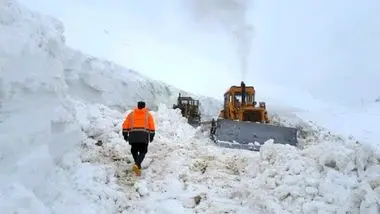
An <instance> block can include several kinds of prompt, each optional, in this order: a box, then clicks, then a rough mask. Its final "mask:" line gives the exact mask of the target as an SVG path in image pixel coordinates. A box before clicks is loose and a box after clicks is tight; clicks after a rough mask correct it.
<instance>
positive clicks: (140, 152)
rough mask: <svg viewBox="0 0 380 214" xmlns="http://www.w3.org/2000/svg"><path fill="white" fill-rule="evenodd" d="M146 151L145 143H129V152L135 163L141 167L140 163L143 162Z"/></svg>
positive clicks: (146, 145)
mask: <svg viewBox="0 0 380 214" xmlns="http://www.w3.org/2000/svg"><path fill="white" fill-rule="evenodd" d="M147 152H148V144H147V143H131V153H132V156H133V160H135V163H136V165H137V166H138V167H139V168H140V169H141V163H142V162H143V160H144V158H145V155H146V153H147Z"/></svg>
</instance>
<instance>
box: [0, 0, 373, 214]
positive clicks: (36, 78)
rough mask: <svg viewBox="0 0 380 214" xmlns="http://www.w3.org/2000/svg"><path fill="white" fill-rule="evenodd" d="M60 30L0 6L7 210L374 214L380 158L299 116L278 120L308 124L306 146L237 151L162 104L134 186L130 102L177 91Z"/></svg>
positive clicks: (2, 189)
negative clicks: (83, 48) (82, 48)
mask: <svg viewBox="0 0 380 214" xmlns="http://www.w3.org/2000/svg"><path fill="white" fill-rule="evenodd" d="M62 32H63V26H62V24H61V23H59V22H58V21H56V20H54V19H51V18H48V17H42V16H40V15H38V14H36V13H31V12H29V11H28V10H26V9H24V8H23V7H21V6H20V5H18V4H17V3H16V2H15V1H10V0H3V1H0V77H1V79H0V92H1V93H0V101H1V103H0V105H1V109H0V111H1V112H0V113H1V114H0V161H1V162H0V166H1V168H0V172H1V174H0V209H1V210H2V213H32V214H33V213H38V214H45V213H58V214H60V213H62V214H63V213H69V212H72V210H75V213H86V214H91V213H101V214H103V213H176V214H177V213H194V212H198V213H223V212H229V213H311V214H312V213H346V211H350V213H363V214H364V213H378V211H379V202H380V201H379V194H380V187H379V186H380V178H379V172H380V169H379V159H380V157H379V155H378V154H376V153H374V152H372V150H371V148H370V147H367V146H362V145H360V144H358V143H356V142H355V141H349V140H345V139H343V138H339V137H336V136H333V135H331V134H329V133H328V132H327V131H324V133H325V134H323V136H321V135H320V134H319V133H320V131H321V130H320V128H317V127H316V126H315V125H313V124H312V123H306V122H302V123H301V122H299V121H298V120H296V119H293V120H285V121H284V119H282V118H276V119H277V120H276V121H278V122H279V123H289V124H293V125H294V126H302V127H303V132H302V133H303V135H302V142H303V146H304V147H305V149H304V150H299V149H297V148H294V147H290V146H285V145H274V144H272V143H270V142H269V143H268V144H266V145H265V146H264V147H263V148H262V150H261V151H260V152H251V151H241V150H230V149H223V148H217V147H215V146H214V145H213V144H212V143H211V142H209V141H208V140H206V137H207V134H206V133H201V132H200V130H199V129H194V128H192V127H191V126H190V125H188V124H187V123H186V122H185V120H184V118H182V117H180V113H179V112H178V110H171V109H168V108H167V107H166V106H165V105H159V108H158V111H157V112H153V113H154V115H155V119H156V124H157V136H156V138H155V141H154V142H153V143H151V145H150V147H149V153H148V155H147V158H146V160H145V161H144V163H143V175H142V177H141V178H139V179H138V180H137V179H136V178H135V177H134V176H132V175H131V173H130V171H129V169H130V167H131V164H130V163H131V155H130V153H129V145H128V144H127V143H126V142H124V141H123V139H122V138H121V133H120V126H121V123H122V119H123V116H125V115H126V113H127V112H125V110H126V108H125V107H124V106H126V105H133V102H134V101H132V100H133V98H134V97H133V96H143V97H144V98H145V96H147V97H148V98H149V100H148V101H149V102H151V103H155V102H156V104H157V101H159V100H161V99H163V100H162V101H163V103H165V104H168V103H167V102H168V101H167V97H166V96H167V95H169V94H170V92H167V94H166V92H165V90H166V89H165V86H164V85H163V84H161V86H159V85H156V84H154V83H155V82H154V81H152V82H151V84H152V85H151V84H149V81H148V80H147V81H145V80H146V79H144V78H143V77H142V76H141V75H139V74H137V73H133V72H129V73H127V72H128V70H123V69H122V68H119V67H117V66H116V65H113V64H111V63H107V62H102V61H100V60H97V59H91V58H90V57H87V56H84V55H81V54H79V53H78V52H75V51H73V50H70V49H68V48H67V47H65V46H64V37H63V36H62ZM76 60H78V61H76ZM110 68H112V69H110ZM113 68H114V70H113ZM107 69H110V70H107ZM106 71H108V72H106ZM91 72H92V73H91ZM111 72H112V74H114V75H110V73H111ZM122 73H123V74H122ZM127 74H128V75H127ZM121 77H122V78H121ZM120 79H122V80H120ZM124 81H125V82H124ZM81 83H83V84H81ZM133 85H135V86H137V85H139V87H142V88H143V89H144V90H141V91H144V93H145V92H146V93H147V94H140V95H139V94H138V92H139V90H138V89H136V88H134V87H133ZM144 85H146V86H145V87H144ZM133 89H134V90H133ZM155 89H162V91H161V92H162V94H161V95H160V97H154V94H153V93H151V90H155ZM124 90H125V91H126V92H125V94H123V93H120V91H123V92H124ZM148 91H149V92H148ZM127 92H129V93H127ZM171 93H173V95H174V94H175V93H176V92H171ZM118 94H119V95H118ZM120 94H121V95H120ZM174 96H176V95H174ZM171 105H172V103H170V102H169V104H168V106H169V107H170V106H171ZM215 109H217V108H215ZM120 110H121V111H120ZM289 118H294V117H291V115H289ZM305 124H306V125H305ZM322 131H323V130H322Z"/></svg>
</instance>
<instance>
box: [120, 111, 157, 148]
mask: <svg viewBox="0 0 380 214" xmlns="http://www.w3.org/2000/svg"><path fill="white" fill-rule="evenodd" d="M155 131H156V128H155V124H154V119H153V116H152V114H151V113H150V112H149V111H148V109H147V108H142V109H138V108H135V109H133V111H132V112H131V113H129V114H128V116H127V117H126V118H125V120H124V123H123V132H128V141H129V143H149V142H150V138H151V136H152V135H153V136H154V134H155Z"/></svg>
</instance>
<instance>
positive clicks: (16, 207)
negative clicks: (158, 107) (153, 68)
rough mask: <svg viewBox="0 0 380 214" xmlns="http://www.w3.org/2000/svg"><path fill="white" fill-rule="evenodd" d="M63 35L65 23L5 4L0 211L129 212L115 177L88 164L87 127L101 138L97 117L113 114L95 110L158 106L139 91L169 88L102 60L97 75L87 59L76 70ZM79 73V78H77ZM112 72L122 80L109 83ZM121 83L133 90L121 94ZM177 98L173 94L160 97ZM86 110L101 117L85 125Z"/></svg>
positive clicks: (0, 48) (0, 34)
mask: <svg viewBox="0 0 380 214" xmlns="http://www.w3.org/2000/svg"><path fill="white" fill-rule="evenodd" d="M63 29H64V28H63V25H62V23H60V22H59V21H57V20H55V19H52V18H49V17H45V16H41V15H39V14H37V13H33V12H30V11H28V10H26V9H25V8H24V7H22V6H20V5H19V4H18V3H17V2H16V1H11V0H4V1H0V166H1V167H0V168H1V169H0V173H1V174H0V181H1V183H0V189H1V191H0V207H1V209H2V212H4V213H16V212H28V213H39V214H40V213H67V212H68V210H76V212H78V213H115V212H117V209H119V208H118V207H122V206H124V205H125V203H123V198H125V195H124V193H122V192H120V191H119V190H118V186H117V185H116V183H115V182H116V180H115V179H114V177H113V176H112V171H111V172H109V171H108V170H109V169H107V168H106V167H105V166H104V165H93V164H89V163H85V162H82V159H81V156H85V153H83V149H82V147H81V142H82V141H83V140H85V139H87V135H86V134H84V133H85V132H86V133H87V130H81V126H84V125H83V124H90V125H89V126H88V127H87V128H88V129H90V130H92V131H93V132H94V133H93V134H94V136H95V137H96V129H95V128H94V126H95V127H96V124H92V123H91V121H93V120H94V118H98V115H97V114H98V112H97V111H102V110H104V109H108V108H107V106H102V105H100V104H98V105H93V104H94V103H96V102H98V103H103V104H105V105H108V106H113V107H115V106H119V107H120V106H123V105H124V104H126V105H127V104H131V103H132V102H135V100H134V99H138V98H143V97H144V98H145V96H147V97H146V98H145V99H146V101H147V102H148V103H154V102H155V101H156V100H154V99H153V98H152V96H153V95H150V96H148V95H146V94H140V96H141V97H135V95H136V93H137V92H138V91H139V90H140V91H149V93H151V94H154V90H156V89H162V90H163V89H164V88H165V85H164V84H161V85H155V84H158V83H157V82H152V81H149V80H147V81H144V78H143V77H141V78H140V79H139V81H140V82H138V83H137V81H135V79H136V78H133V77H134V76H133V74H132V73H128V72H127V71H128V70H127V69H124V70H123V69H119V70H118V71H112V68H113V65H112V64H110V65H109V66H108V64H107V62H102V61H100V60H95V61H96V62H97V63H98V64H97V67H96V66H95V65H94V66H95V67H96V68H95V69H91V68H92V67H91V66H92V63H89V62H87V61H88V59H89V58H88V57H84V56H80V55H78V54H77V55H75V56H76V57H78V61H77V62H75V60H74V59H72V58H70V59H67V58H66V57H68V55H70V53H72V50H69V49H68V48H67V47H66V46H65V44H64V42H65V39H64V37H63V34H62V33H63ZM86 59H87V61H86ZM70 63H73V65H71V64H70ZM76 66H78V67H76ZM72 68H74V69H77V71H78V70H80V72H78V73H77V74H75V73H70V69H72ZM109 68H111V71H110V70H109ZM71 71H73V70H71ZM107 71H109V72H107ZM124 71H125V72H124ZM86 72H87V73H86ZM110 72H113V73H115V74H114V75H112V76H111V77H109V78H108V76H109V75H110ZM123 72H124V73H125V74H120V73H123ZM113 73H111V74H113ZM128 74H130V75H128ZM80 75H82V76H81V78H78V76H80ZM135 76H138V75H137V74H136V75H135ZM121 77H122V78H124V79H122V80H119V82H117V81H115V80H116V79H117V78H121ZM128 79H132V80H131V81H128ZM107 81H111V82H107ZM80 82H82V83H83V82H84V83H83V84H82V85H80ZM121 82H123V83H126V84H127V85H128V84H130V83H131V85H132V86H131V87H130V88H128V87H117V86H118V85H120V84H119V83H121ZM133 84H135V86H136V85H139V87H137V86H136V87H133ZM86 89H87V91H85V90H86ZM91 90H92V91H91ZM165 90H166V89H165ZM88 91H90V92H88ZM94 91H95V92H94ZM120 91H126V92H127V93H120ZM96 92H98V93H96ZM175 92H176V91H175V90H174V89H173V91H170V88H169V90H168V91H167V92H162V94H161V95H162V96H163V97H165V96H166V95H167V94H170V93H172V94H174V93H175ZM107 98H108V99H107ZM155 98H157V99H160V98H158V97H155ZM161 98H162V97H161ZM164 101H166V100H164ZM84 109H85V110H86V111H87V112H86V113H88V111H92V112H95V114H93V115H90V116H89V117H83V111H84ZM94 109H95V110H96V111H95V110H94ZM99 109H100V110H99ZM118 204H121V205H120V206H118ZM125 206H126V205H125ZM120 209H121V208H120Z"/></svg>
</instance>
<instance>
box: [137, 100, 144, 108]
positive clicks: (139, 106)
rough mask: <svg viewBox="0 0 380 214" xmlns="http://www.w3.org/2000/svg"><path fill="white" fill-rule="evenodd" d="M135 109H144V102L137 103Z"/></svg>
mask: <svg viewBox="0 0 380 214" xmlns="http://www.w3.org/2000/svg"><path fill="white" fill-rule="evenodd" d="M137 108H138V109H143V108H145V102H144V101H139V102H137Z"/></svg>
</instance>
